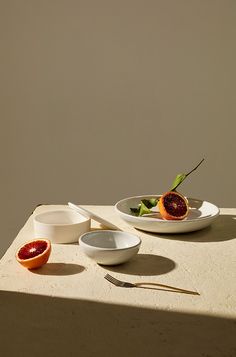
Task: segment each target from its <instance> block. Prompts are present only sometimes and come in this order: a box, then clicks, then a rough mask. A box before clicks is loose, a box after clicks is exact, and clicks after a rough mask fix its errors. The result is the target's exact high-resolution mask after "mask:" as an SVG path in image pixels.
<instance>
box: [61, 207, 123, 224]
mask: <svg viewBox="0 0 236 357" xmlns="http://www.w3.org/2000/svg"><path fill="white" fill-rule="evenodd" d="M68 206H69V207H70V208H72V209H74V210H75V211H77V212H79V213H80V214H82V215H83V216H85V217H87V218H91V219H93V220H94V221H97V222H98V223H100V224H102V225H103V226H105V227H107V228H109V229H115V230H119V228H118V227H117V226H115V225H114V224H112V223H111V222H108V221H106V220H105V219H104V218H102V217H100V216H98V215H97V214H95V213H93V212H91V211H89V210H87V209H86V208H84V207H81V206H79V205H75V204H74V203H71V202H68Z"/></svg>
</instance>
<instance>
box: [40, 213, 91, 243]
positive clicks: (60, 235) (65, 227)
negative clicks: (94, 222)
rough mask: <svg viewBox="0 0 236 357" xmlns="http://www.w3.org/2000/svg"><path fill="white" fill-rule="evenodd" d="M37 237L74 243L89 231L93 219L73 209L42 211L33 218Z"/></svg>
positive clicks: (53, 241) (56, 241)
mask: <svg viewBox="0 0 236 357" xmlns="http://www.w3.org/2000/svg"><path fill="white" fill-rule="evenodd" d="M33 221H34V234H35V237H36V238H48V239H49V240H50V241H51V242H52V243H74V242H78V238H79V237H80V236H81V235H82V234H84V233H85V232H88V231H89V230H90V226H91V220H90V219H89V218H86V217H84V216H82V215H81V214H79V213H77V212H75V211H73V210H70V209H68V210H57V211H48V212H44V213H40V214H38V215H36V216H35V217H34V218H33Z"/></svg>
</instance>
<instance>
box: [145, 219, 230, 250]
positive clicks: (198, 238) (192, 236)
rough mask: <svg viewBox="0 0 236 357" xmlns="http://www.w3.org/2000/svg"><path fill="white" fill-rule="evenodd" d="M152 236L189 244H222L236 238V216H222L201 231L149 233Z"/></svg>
mask: <svg viewBox="0 0 236 357" xmlns="http://www.w3.org/2000/svg"><path fill="white" fill-rule="evenodd" d="M147 234H150V235H152V236H157V237H159V238H164V239H171V240H182V241H189V242H199V243H204V242H222V241H226V240H231V239H234V238H236V216H235V215H228V214H226V215H224V214H222V215H220V216H219V217H217V219H216V221H215V222H213V223H212V225H211V226H209V227H207V228H204V229H202V230H200V231H196V232H191V233H189V232H188V233H181V234H164V233H163V234H161V233H149V232H147Z"/></svg>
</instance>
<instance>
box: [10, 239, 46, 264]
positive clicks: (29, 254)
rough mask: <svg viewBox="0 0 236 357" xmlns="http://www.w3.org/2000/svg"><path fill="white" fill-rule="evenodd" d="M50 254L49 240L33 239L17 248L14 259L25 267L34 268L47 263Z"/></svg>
mask: <svg viewBox="0 0 236 357" xmlns="http://www.w3.org/2000/svg"><path fill="white" fill-rule="evenodd" d="M50 254H51V242H50V241H49V240H48V239H35V240H32V241H29V242H26V243H25V244H24V245H23V246H21V247H20V248H19V249H18V251H17V252H16V259H17V261H18V262H19V263H20V264H21V265H23V266H24V267H25V268H28V269H36V268H39V267H41V266H42V265H44V264H46V263H47V261H48V258H49V256H50Z"/></svg>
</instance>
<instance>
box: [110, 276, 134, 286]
mask: <svg viewBox="0 0 236 357" xmlns="http://www.w3.org/2000/svg"><path fill="white" fill-rule="evenodd" d="M104 278H105V279H106V280H108V281H109V282H110V283H112V284H114V285H116V286H120V287H122V288H133V287H136V285H134V284H132V283H128V282H126V281H121V280H118V279H116V278H114V277H113V276H111V275H110V274H106V275H105V277H104Z"/></svg>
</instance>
